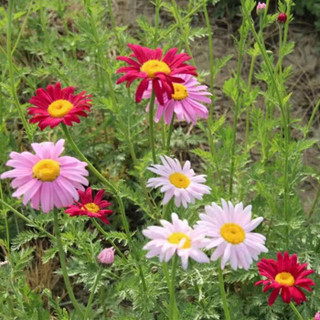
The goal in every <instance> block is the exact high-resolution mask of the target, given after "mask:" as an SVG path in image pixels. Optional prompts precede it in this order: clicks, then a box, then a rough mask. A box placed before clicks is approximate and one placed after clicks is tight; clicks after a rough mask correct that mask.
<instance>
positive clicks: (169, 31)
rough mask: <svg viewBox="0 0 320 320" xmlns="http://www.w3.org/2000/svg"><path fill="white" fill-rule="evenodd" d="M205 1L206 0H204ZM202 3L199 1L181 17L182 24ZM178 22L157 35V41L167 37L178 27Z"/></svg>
mask: <svg viewBox="0 0 320 320" xmlns="http://www.w3.org/2000/svg"><path fill="white" fill-rule="evenodd" d="M205 1H206V0H205ZM202 6H203V4H202V3H201V2H200V4H198V5H197V6H196V7H194V8H193V9H192V10H191V11H190V12H188V13H187V14H186V15H185V16H184V17H183V18H182V24H184V23H185V21H187V20H188V19H189V18H190V17H192V16H193V15H194V14H195V13H196V12H197V11H199V10H200V9H201V8H202ZM178 26H179V25H178V23H175V24H174V25H173V26H172V27H170V28H169V29H168V31H167V32H166V33H165V34H163V35H162V36H160V37H159V39H158V41H159V42H161V41H162V40H164V39H167V37H168V36H169V35H170V34H171V33H172V31H174V30H175V29H177V28H178Z"/></svg>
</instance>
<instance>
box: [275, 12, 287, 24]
mask: <svg viewBox="0 0 320 320" xmlns="http://www.w3.org/2000/svg"><path fill="white" fill-rule="evenodd" d="M277 20H278V22H279V23H286V21H287V15H286V14H285V13H279V15H278V18H277Z"/></svg>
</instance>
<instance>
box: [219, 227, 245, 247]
mask: <svg viewBox="0 0 320 320" xmlns="http://www.w3.org/2000/svg"><path fill="white" fill-rule="evenodd" d="M220 234H221V236H222V238H223V239H224V240H226V241H228V242H230V243H232V244H238V243H241V242H243V240H244V239H245V237H246V233H245V232H244V230H243V229H242V227H240V226H239V225H238V224H236V223H225V224H224V225H223V226H222V227H221V229H220Z"/></svg>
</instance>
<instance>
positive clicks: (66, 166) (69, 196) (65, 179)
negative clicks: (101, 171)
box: [1, 139, 88, 213]
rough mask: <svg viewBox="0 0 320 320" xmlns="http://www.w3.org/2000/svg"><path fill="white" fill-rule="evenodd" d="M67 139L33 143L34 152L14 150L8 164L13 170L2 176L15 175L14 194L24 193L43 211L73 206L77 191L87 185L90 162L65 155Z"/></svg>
mask: <svg viewBox="0 0 320 320" xmlns="http://www.w3.org/2000/svg"><path fill="white" fill-rule="evenodd" d="M63 145H64V140H63V139H61V140H59V141H58V142H57V143H56V144H54V143H53V142H42V143H32V144H31V146H32V149H33V150H34V152H35V154H32V153H30V152H22V153H17V152H11V153H10V158H11V159H10V160H9V161H8V162H7V163H6V165H7V166H10V167H13V168H14V169H13V170H9V171H7V172H4V173H3V174H2V175H1V179H6V178H13V180H12V182H11V186H12V187H13V188H14V189H17V190H16V191H15V192H14V193H13V194H12V196H13V197H16V198H20V197H21V196H23V204H24V205H26V204H27V203H28V202H29V201H30V203H31V207H32V208H34V209H36V210H39V205H41V209H42V211H43V212H46V213H48V212H50V211H51V210H52V209H53V208H54V207H56V208H62V207H67V206H70V205H71V204H72V203H73V199H76V200H77V199H78V198H79V195H78V192H77V190H84V187H83V185H88V180H87V179H86V178H85V176H88V171H87V170H86V169H85V167H86V165H87V163H86V162H81V161H79V160H78V159H76V158H73V157H69V156H63V157H60V155H61V153H62V152H63V150H64V147H63Z"/></svg>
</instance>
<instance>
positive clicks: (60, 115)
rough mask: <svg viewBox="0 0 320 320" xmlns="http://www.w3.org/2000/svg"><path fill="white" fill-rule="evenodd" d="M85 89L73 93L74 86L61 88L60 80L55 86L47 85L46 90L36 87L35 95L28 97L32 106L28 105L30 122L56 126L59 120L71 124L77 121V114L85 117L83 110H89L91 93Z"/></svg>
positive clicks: (41, 125)
mask: <svg viewBox="0 0 320 320" xmlns="http://www.w3.org/2000/svg"><path fill="white" fill-rule="evenodd" d="M85 93H86V92H85V91H82V92H81V93H79V94H77V95H74V87H67V88H64V89H61V84H60V82H57V83H56V84H55V86H53V85H51V84H50V85H48V86H47V90H45V89H43V88H40V89H37V91H36V95H35V96H33V97H32V98H31V99H30V101H29V102H30V103H31V104H33V106H32V107H28V108H27V109H28V115H30V116H32V118H31V119H30V123H37V122H39V127H40V129H41V130H43V129H44V128H45V127H47V126H50V128H51V129H52V128H54V127H56V126H57V125H58V124H59V123H60V122H63V123H64V124H66V125H68V126H72V121H74V122H77V123H79V122H80V119H79V118H78V116H82V117H86V116H87V114H86V112H85V111H90V107H91V101H92V100H91V99H90V97H91V95H85Z"/></svg>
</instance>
